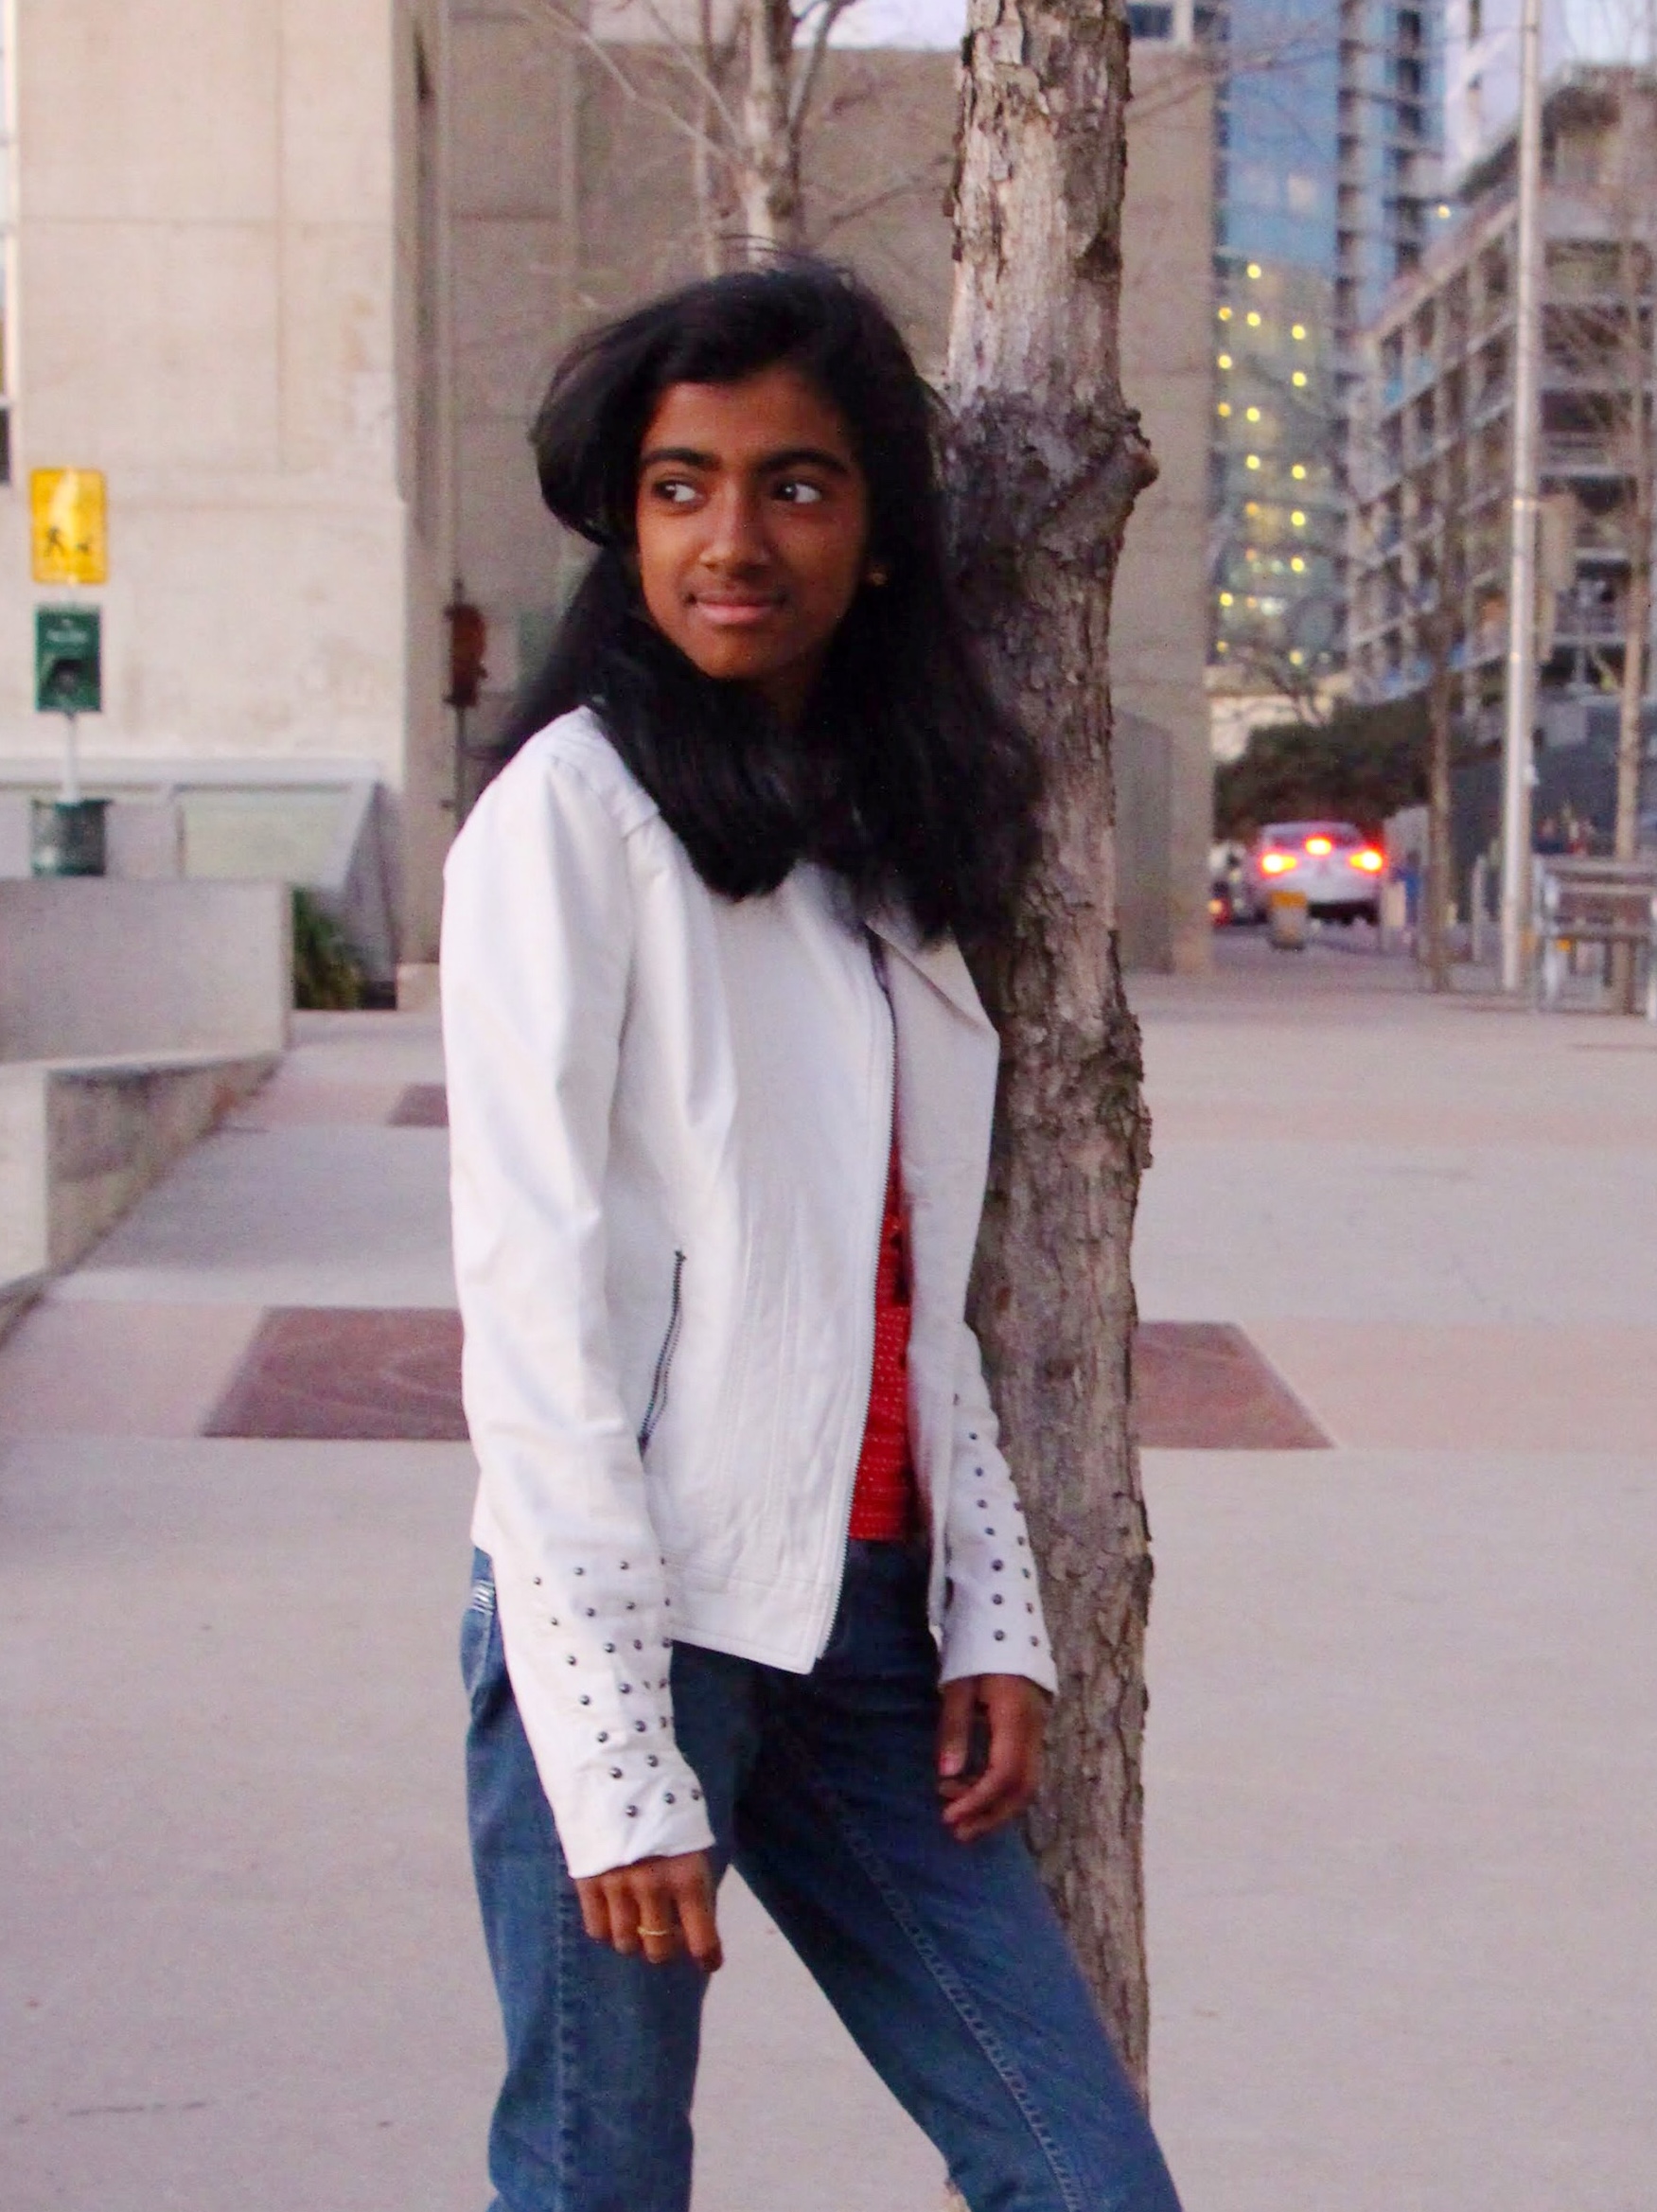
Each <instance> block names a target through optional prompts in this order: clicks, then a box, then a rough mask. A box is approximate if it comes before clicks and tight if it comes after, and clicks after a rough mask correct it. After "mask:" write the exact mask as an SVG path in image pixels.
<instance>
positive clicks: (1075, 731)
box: [948, 0, 1155, 2088]
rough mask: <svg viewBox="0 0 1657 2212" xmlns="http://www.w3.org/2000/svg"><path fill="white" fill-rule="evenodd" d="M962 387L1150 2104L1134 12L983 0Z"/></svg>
mask: <svg viewBox="0 0 1657 2212" xmlns="http://www.w3.org/2000/svg"><path fill="white" fill-rule="evenodd" d="M963 59H964V72H965V74H964V82H963V87H962V108H961V143H960V148H959V153H958V168H957V175H956V187H955V216H956V228H957V257H958V271H957V278H956V290H955V304H954V314H953V320H952V323H951V327H950V338H949V364H948V390H949V397H950V399H951V401H952V404H953V407H954V411H955V416H956V431H955V438H954V449H953V454H952V464H951V469H950V475H951V480H952V484H953V486H954V492H953V498H954V515H953V523H954V532H955V545H956V550H957V557H958V562H959V569H960V576H961V589H962V592H963V594H964V597H965V600H966V606H967V611H968V614H969V617H970V619H971V622H972V626H973V628H974V631H975V633H976V634H977V635H978V638H979V639H980V640H981V642H982V645H983V647H984V650H985V652H986V654H987V656H988V661H989V665H990V668H991V672H992V674H993V675H994V677H995V678H996V681H997V683H998V686H999V688H1000V690H1001V692H1002V695H1003V696H1004V697H1005V699H1007V701H1008V703H1009V704H1010V705H1011V706H1012V707H1013V708H1014V711H1015V712H1016V713H1017V714H1018V715H1019V716H1020V717H1022V719H1023V720H1024V722H1025V724H1026V726H1027V727H1028V728H1029V729H1030V730H1031V732H1032V734H1034V735H1035V736H1036V738H1037V739H1038V740H1039V743H1040V748H1041V752H1042V757H1043V761H1044V764H1045V770H1046V778H1047V785H1046V795H1045V799H1044V802H1043V814H1042V828H1043V841H1042V852H1041V857H1040V859H1039V862H1038V865H1037V868H1036V871H1035V874H1034V877H1033V879H1032V881H1031V886H1030V889H1029V893H1028V895H1027V897H1026V899H1025V902H1024V905H1023V908H1022V911H1021V913H1020V916H1019V920H1018V924H1017V927H1016V929H1015V931H1014V940H1013V943H1012V944H1011V946H1010V947H1008V949H1007V951H1006V954H1005V956H1004V957H1003V958H1002V959H1001V960H1000V961H999V962H998V963H997V964H996V969H995V972H994V973H992V974H987V975H986V976H985V977H984V978H983V982H984V984H985V988H986V995H987V997H988V998H989V1000H990V1001H991V1005H992V1010H993V1011H994V1013H995V1015H996V1020H997V1023H998V1025H999V1027H1000V1031H1001V1036H1002V1041H1003V1047H1004V1057H1003V1067H1002V1084H1001V1094H1000V1101H999V1109H998V1113H997V1117H996V1143H995V1149H994V1157H993V1159H992V1162H991V1180H990V1194H989V1202H988V1206H987V1209H986V1214H985V1224H984V1235H983V1239H982V1242H981V1244H980V1247H979V1253H978V1276H977V1281H976V1284H975V1295H974V1311H975V1318H976V1320H977V1323H978V1329H979V1333H980V1335H981V1337H982V1340H983V1344H984V1349H985V1354H986V1356H987V1359H988V1363H989V1367H990V1371H991V1375H992V1379H993V1387H994V1389H995V1390H996V1399H997V1403H998V1406H999V1408H1000V1412H1001V1416H1002V1420H1003V1422H1004V1424H1005V1428H1006V1433H1007V1442H1008V1449H1009V1453H1010V1455H1011V1458H1012V1460H1013V1462H1014V1466H1015V1468H1016V1469H1017V1471H1018V1475H1019V1478H1020V1480H1021V1482H1022V1485H1023V1489H1024V1495H1025V1499H1026V1503H1027V1508H1028V1512H1029V1517H1030V1522H1031V1536H1032V1539H1033V1541H1034V1543H1035V1546H1036V1550H1037V1556H1038V1559H1039V1561H1040V1564H1041V1567H1042V1570H1043V1585H1044V1590H1045V1594H1046V1597H1047V1601H1048V1604H1049V1610H1050V1614H1051V1620H1052V1628H1053V1636H1054V1642H1055V1645H1056V1647H1057V1650H1058V1654H1059V1664H1060V1671H1061V1685H1060V1693H1059V1702H1058V1706H1057V1708H1056V1710H1055V1712H1054V1715H1053V1722H1052V1730H1051V1738H1050V1744H1051V1762H1050V1771H1049V1781H1048V1784H1047V1787H1046V1789H1045V1790H1044V1792H1043V1795H1042V1797H1041V1800H1040V1803H1039V1805H1038V1807H1037V1809H1036V1812H1035V1814H1034V1815H1033V1817H1032V1823H1031V1832H1032V1837H1033V1840H1034V1843H1035V1847H1036V1849H1037V1852H1038V1854H1039V1857H1040V1861H1041V1866H1042V1870H1043V1874H1044V1876H1045V1878H1046V1880H1047V1883H1048V1885H1049V1890H1050V1891H1051V1893H1052V1896H1053V1898H1054V1900H1055V1902H1056V1903H1057V1905H1058V1909H1059V1911H1060V1913H1061V1915H1062V1916H1063V1918H1064V1920H1065V1922H1066V1927H1067V1928H1068V1930H1069V1933H1070V1937H1071V1939H1072V1941H1073V1942H1074V1944H1075V1946H1076V1949H1077V1952H1078V1954H1079V1955H1080V1957H1081V1960H1082V1963H1083V1967H1084V1971H1085V1972H1086V1973H1087V1974H1088V1976H1089V1978H1090V1979H1091V1981H1092V1982H1093V1985H1094V1987H1095V1989H1096V1990H1097V1991H1098V1992H1099V1995H1100V1998H1101V2001H1102V2005H1103V2008H1104V2012H1105V2017H1106V2019H1107V2020H1108V2022H1109V2023H1110V2025H1111V2027H1112V2029H1113V2032H1114V2034H1115V2037H1116V2040H1117V2044H1118V2047H1119V2051H1120V2053H1121V2056H1122V2058H1123V2061H1124V2062H1125V2063H1126V2065H1127V2067H1128V2069H1129V2071H1130V2072H1131V2073H1132V2075H1133V2076H1134V2078H1135V2079H1137V2081H1138V2083H1139V2084H1140V2086H1141V2088H1143V2084H1144V2080H1145V2068H1146V2043H1147V2028H1148V2005H1147V1997H1146V1982H1145V1952H1144V1892H1143V1880H1142V1868H1141V1857H1140V1831H1141V1798H1140V1778H1139V1761H1140V1744H1141V1739H1142V1734H1143V1727H1144V1718H1145V1688H1144V1666H1143V1657H1144V1635H1145V1621H1146V1611H1147V1605H1148V1601H1149V1597H1150V1586H1151V1562H1150V1552H1149V1548H1148V1539H1147V1531H1146V1524H1145V1512H1144V1504H1143V1500H1142V1497H1141V1494H1140V1488H1139V1470H1138V1458H1137V1450H1136V1447H1135V1444H1134V1441H1133V1436H1132V1432H1131V1428H1130V1423H1129V1404H1130V1389H1131V1376H1132V1330H1133V1323H1134V1294H1133V1285H1132V1283H1131V1280H1130V1277H1129V1271H1128V1248H1129V1239H1130V1236H1131V1234H1132V1230H1133V1223H1134V1209H1135V1203H1136V1199H1137V1191H1138V1181H1139V1176H1140V1173H1141V1170H1142V1169H1143V1167H1144V1165H1145V1163H1146V1160H1147V1158H1148V1149H1147V1139H1148V1124H1147V1120H1146V1115H1145V1109H1144V1106H1143V1104H1142V1101H1141V1096H1140V1061H1139V1039H1138V1031H1137V1025H1136V1023H1135V1021H1134V1018H1133V1017H1132V1015H1131V1014H1130V1013H1129V1011H1128V1007H1127V1003H1126V1000H1125V999H1124V996H1123V992H1122V982H1121V973H1120V969H1119V964H1118V958H1117V939H1116V929H1115V923H1116V888H1115V869H1114V855H1113V849H1112V836H1113V829H1114V821H1115V805H1114V796H1113V791H1112V786H1111V772H1110V703H1109V695H1108V690H1107V660H1106V635H1107V630H1108V626H1109V616H1110V597H1111V585H1112V580H1113V577H1114V575H1115V571H1116V564H1117V558H1118V556H1119V550H1120V545H1121V539H1122V531H1123V528H1124V526H1125V524H1126V522H1127V519H1128V514H1129V510H1130V509H1131V507H1132V505H1133V503H1134V499H1135V497H1136V495H1137V492H1138V491H1139V490H1140V488H1141V487H1143V486H1145V485H1146V484H1148V483H1149V482H1150V481H1151V480H1152V477H1153V476H1154V474H1155V465H1154V463H1153V462H1152V460H1151V456H1150V451H1149V448H1148V447H1147V446H1146V444H1145V441H1144V439H1143V437H1142V436H1141V434H1140V432H1139V426H1138V421H1137V416H1135V415H1133V414H1132V413H1131V412H1130V411H1129V410H1128V409H1127V408H1126V407H1125V406H1124V405H1123V403H1122V398H1121V392H1120V387H1119V380H1118V349H1117V310H1118V297H1119V274H1120V220H1121V198H1122V183H1123V173H1124V145H1123V125H1124V112H1125V107H1126V102H1127V97H1128V66H1127V63H1128V49H1127V27H1126V21H1125V11H1124V9H1123V6H1122V4H1121V0H972V8H971V14H970V19H969V24H968V30H967V38H966V44H965V47H964V50H963Z"/></svg>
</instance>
